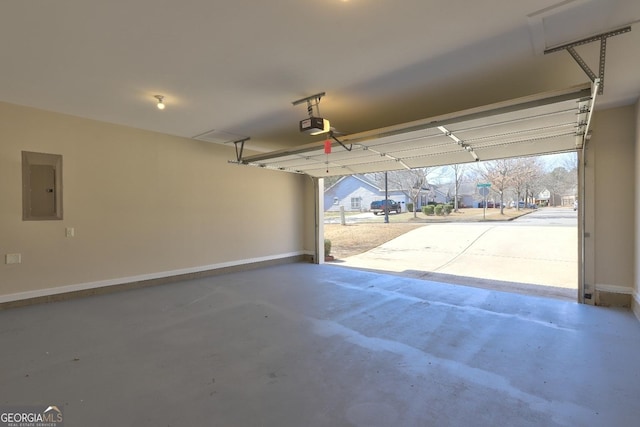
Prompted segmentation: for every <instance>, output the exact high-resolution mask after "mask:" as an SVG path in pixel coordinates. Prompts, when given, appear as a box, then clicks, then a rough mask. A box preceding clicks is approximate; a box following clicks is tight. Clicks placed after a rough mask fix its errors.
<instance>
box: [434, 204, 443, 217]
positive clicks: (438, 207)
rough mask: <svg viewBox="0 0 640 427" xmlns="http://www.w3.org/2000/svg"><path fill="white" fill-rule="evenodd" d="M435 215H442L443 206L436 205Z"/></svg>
mask: <svg viewBox="0 0 640 427" xmlns="http://www.w3.org/2000/svg"><path fill="white" fill-rule="evenodd" d="M435 213H436V215H444V206H443V205H436V207H435Z"/></svg>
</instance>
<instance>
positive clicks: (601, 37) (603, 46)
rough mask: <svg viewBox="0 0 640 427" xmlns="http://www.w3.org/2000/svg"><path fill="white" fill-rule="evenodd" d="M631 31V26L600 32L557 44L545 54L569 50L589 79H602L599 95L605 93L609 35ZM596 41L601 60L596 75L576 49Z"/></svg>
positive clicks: (593, 80)
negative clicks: (605, 68) (605, 69)
mask: <svg viewBox="0 0 640 427" xmlns="http://www.w3.org/2000/svg"><path fill="white" fill-rule="evenodd" d="M629 31H631V26H626V27H622V28H618V29H617V30H613V31H609V32H606V33H602V34H598V35H597V36H592V37H587V38H586V39H582V40H578V41H575V42H571V43H567V44H563V45H561V46H556V47H552V48H549V49H546V50H545V51H544V54H545V55H546V54H548V53H553V52H558V51H560V50H566V51H567V52H569V55H571V57H572V58H573V59H574V60H575V61H576V62H577V63H578V65H579V66H580V68H582V71H584V72H585V73H586V75H587V76H588V77H589V79H590V80H591V81H592V82H595V81H596V79H600V84H599V86H598V95H602V94H603V93H604V67H605V62H606V56H607V39H608V38H609V37H613V36H617V35H620V34H624V33H628V32H629ZM595 41H600V62H599V69H598V75H596V73H594V72H593V70H591V68H590V67H589V65H587V63H586V62H585V61H584V59H582V57H581V56H580V54H578V52H576V50H575V49H574V48H575V47H576V46H582V45H585V44H588V43H592V42H595Z"/></svg>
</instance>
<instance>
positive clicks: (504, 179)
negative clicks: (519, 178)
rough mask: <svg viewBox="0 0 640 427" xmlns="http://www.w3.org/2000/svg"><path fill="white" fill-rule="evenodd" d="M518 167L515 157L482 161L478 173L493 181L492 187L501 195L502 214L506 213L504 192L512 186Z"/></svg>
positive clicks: (488, 180)
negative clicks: (515, 170)
mask: <svg viewBox="0 0 640 427" xmlns="http://www.w3.org/2000/svg"><path fill="white" fill-rule="evenodd" d="M515 167H516V161H515V159H500V160H491V161H487V162H482V163H481V164H480V165H478V173H479V175H480V176H481V177H482V179H483V180H484V181H486V182H489V183H491V189H492V190H493V191H495V192H496V193H498V194H499V195H500V214H501V215H504V192H505V190H506V189H507V188H509V187H510V186H511V178H512V175H513V171H514V169H515Z"/></svg>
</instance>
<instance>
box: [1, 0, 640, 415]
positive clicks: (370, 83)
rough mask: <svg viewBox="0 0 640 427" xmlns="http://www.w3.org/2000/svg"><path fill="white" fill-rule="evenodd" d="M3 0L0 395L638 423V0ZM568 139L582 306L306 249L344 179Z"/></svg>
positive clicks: (230, 410)
mask: <svg viewBox="0 0 640 427" xmlns="http://www.w3.org/2000/svg"><path fill="white" fill-rule="evenodd" d="M497 11H499V12H500V13H496V12H497ZM0 12H1V13H0V20H1V22H2V25H1V26H0V34H1V35H2V36H3V39H4V40H9V41H11V42H10V43H5V44H4V45H3V46H2V47H1V48H0V52H2V55H3V75H4V80H5V82H6V84H4V85H2V86H1V87H0V117H1V118H2V119H1V121H0V139H1V140H2V144H0V194H1V195H2V196H3V203H1V204H0V254H1V255H2V261H3V262H2V263H1V264H0V307H1V308H2V310H0V338H1V339H2V343H3V348H5V349H6V351H3V352H2V353H1V355H0V360H1V364H0V366H1V368H0V380H1V381H0V411H2V410H4V409H5V408H7V407H11V406H16V405H37V404H46V405H58V406H59V407H60V408H63V410H64V415H65V418H66V421H67V423H68V425H112V424H113V423H114V416H116V415H114V414H117V420H118V423H121V424H122V423H124V424H125V425H127V424H130V425H197V424H205V425H220V426H227V425H279V426H282V425H291V426H294V425H309V426H322V425H344V426H374V425H385V426H386V425H487V426H489V425H496V424H507V425H514V426H527V425H620V426H626V425H629V426H631V425H636V424H637V423H638V418H639V417H640V410H639V409H638V406H637V405H636V404H635V403H636V401H637V400H638V396H640V386H638V384H640V381H638V375H639V374H638V372H640V371H639V370H638V369H637V368H638V366H637V365H638V363H637V360H638V354H640V348H638V347H639V346H640V344H639V343H640V339H638V338H640V337H639V334H640V326H639V325H638V318H640V292H639V285H638V283H639V282H640V280H639V279H638V271H637V268H636V265H637V264H638V263H637V260H638V253H639V251H638V250H637V248H638V243H639V242H640V231H639V230H640V227H638V225H637V222H638V217H639V216H638V202H637V201H638V200H639V198H638V197H637V192H638V188H640V187H639V186H638V185H637V183H638V182H639V181H640V155H639V154H638V150H637V146H638V145H639V144H640V136H639V135H640V131H639V129H640V106H639V96H640V77H639V76H640V73H638V70H640V55H637V52H638V47H637V46H639V45H640V31H638V27H637V22H638V21H639V20H640V4H639V3H638V2H635V1H631V0H609V1H604V0H570V1H557V0H550V1H540V2H536V4H535V5H532V4H531V2H527V1H505V0H496V1H493V2H490V3H489V4H487V3H486V2H484V3H482V4H475V3H471V4H469V2H451V1H448V2H444V1H433V2H422V1H417V0H416V1H407V2H403V4H402V5H401V6H400V5H398V3H397V2H396V3H391V2H364V1H361V0H350V1H338V0H332V1H328V2H315V3H310V2H299V1H293V0H278V1H276V2H275V3H274V2H269V3H268V4H266V3H264V4H263V3H257V4H256V3H255V2H249V1H247V0H236V1H233V2H231V1H228V0H222V1H218V2H215V4H207V5H205V4H201V3H192V2H187V3H184V2H181V3H180V4H177V3H176V4H173V3H169V2H161V3H158V2H157V1H151V0H141V1H139V2H135V3H134V4H128V5H127V6H126V8H124V7H123V6H122V5H118V4H112V3H104V2H95V1H90V2H79V1H77V0H59V1H56V2H5V3H3V4H2V5H0ZM445 18H446V19H445ZM314 94H323V95H322V96H321V101H320V102H319V103H318V105H314V106H313V108H312V110H313V111H315V113H314V114H315V115H318V116H320V117H322V118H324V119H327V120H328V121H329V122H330V125H331V127H332V128H333V130H332V131H331V133H330V134H327V133H324V134H320V135H315V136H311V135H309V134H307V133H305V132H300V131H299V123H300V122H301V121H302V120H305V119H306V118H307V117H308V116H309V111H308V108H305V103H302V105H301V104H296V102H295V101H296V100H300V99H305V98H306V97H309V96H313V95H314ZM558 97H559V98H558ZM311 99H317V98H313V97H312V98H311ZM552 101H553V102H552ZM555 101H557V102H555ZM565 103H566V105H565ZM160 104H162V105H161V106H162V107H163V109H160V108H159V106H160ZM294 104H295V105H294ZM556 106H561V108H559V109H558V110H555V109H554V108H555V107H556ZM307 107H308V106H307ZM564 107H567V108H564ZM503 114H504V116H502V115H503ZM534 118H535V120H534ZM560 118H561V119H560ZM490 119H491V120H494V119H495V120H494V121H491V122H490V123H488V122H485V121H486V120H490ZM552 119H553V120H552ZM556 119H560V120H559V121H555V120H556ZM538 120H539V121H538ZM549 120H551V121H549ZM507 122H509V124H508V125H507V124H506V123H507ZM516 124H517V126H520V125H524V124H527V125H529V124H531V126H532V127H531V128H518V129H516V130H514V128H512V127H511V126H515V125H516ZM489 129H491V130H490V131H489ZM531 129H537V130H538V131H541V130H544V132H542V134H541V133H540V132H538V133H537V135H542V137H532V135H530V134H529V132H530V131H531ZM327 136H329V138H330V141H332V147H331V148H332V150H331V153H330V154H325V151H324V146H325V142H324V141H325V140H326V139H327ZM347 147H348V148H350V149H351V150H348V149H347ZM567 150H577V151H578V153H579V156H580V163H581V172H580V173H581V176H580V178H579V181H580V182H581V183H582V185H581V189H580V191H581V206H580V212H579V221H580V223H581V232H580V236H579V240H580V243H581V245H580V248H581V251H582V253H581V259H582V266H581V271H580V286H581V290H582V291H581V298H580V301H576V302H575V303H573V302H572V303H568V302H563V301H553V300H546V299H541V298H534V297H526V296H522V295H513V294H506V293H501V292H496V291H488V290H483V289H476V288H471V287H464V286H455V285H448V284H442V283H437V282H432V283H431V284H430V286H429V287H428V288H424V287H422V286H421V285H420V284H421V281H419V280H413V279H408V278H398V277H397V276H390V275H385V274H374V273H371V272H364V271H355V270H346V269H340V268H336V267H333V266H330V265H325V264H323V263H322V262H321V261H318V260H321V259H323V257H322V255H323V254H322V250H323V249H322V245H320V244H319V236H322V223H321V221H319V218H320V216H321V212H322V211H323V207H322V197H320V196H321V195H320V194H319V192H320V190H319V189H320V188H322V178H323V177H324V176H327V175H328V174H344V173H353V172H354V171H357V172H360V171H365V170H367V171H368V170H371V171H373V170H375V171H381V170H385V169H399V168H405V167H415V166H424V165H427V164H447V163H448V162H474V161H476V158H475V156H477V157H478V158H479V159H482V160H489V159H490V158H501V157H505V156H514V155H523V154H534V153H548V152H557V151H567ZM33 165H36V166H37V168H32V167H31V166H33ZM249 166H258V167H249ZM32 169H33V170H36V169H37V170H43V171H45V172H46V171H50V172H51V174H50V175H48V176H50V178H51V180H52V181H51V184H50V185H49V184H47V185H45V192H46V195H45V196H46V197H43V198H42V200H44V201H45V202H46V201H49V202H51V201H53V204H52V208H51V212H49V211H46V210H45V211H44V213H43V214H41V213H39V212H38V211H37V210H35V211H34V210H33V206H36V205H37V204H38V203H40V202H41V200H40V199H35V198H30V197H31V196H29V194H30V191H31V190H32V189H33V188H35V187H33V186H34V185H35V183H33V182H31V180H35V178H32V175H29V173H25V170H26V171H32ZM327 171H328V172H327ZM345 171H348V172H345ZM46 173H48V172H46ZM46 173H45V174H46ZM25 177H27V178H25ZM25 200H27V201H28V202H26V201H25ZM45 202H43V203H45ZM38 216H39V218H38ZM310 260H313V262H310ZM152 285H153V286H152ZM45 302H49V303H48V304H44V303H45ZM122 420H124V421H122Z"/></svg>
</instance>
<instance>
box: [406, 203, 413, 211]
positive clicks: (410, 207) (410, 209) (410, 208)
mask: <svg viewBox="0 0 640 427" xmlns="http://www.w3.org/2000/svg"><path fill="white" fill-rule="evenodd" d="M407 211H408V212H413V203H411V202H409V203H407Z"/></svg>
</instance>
